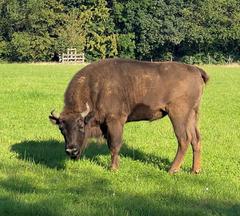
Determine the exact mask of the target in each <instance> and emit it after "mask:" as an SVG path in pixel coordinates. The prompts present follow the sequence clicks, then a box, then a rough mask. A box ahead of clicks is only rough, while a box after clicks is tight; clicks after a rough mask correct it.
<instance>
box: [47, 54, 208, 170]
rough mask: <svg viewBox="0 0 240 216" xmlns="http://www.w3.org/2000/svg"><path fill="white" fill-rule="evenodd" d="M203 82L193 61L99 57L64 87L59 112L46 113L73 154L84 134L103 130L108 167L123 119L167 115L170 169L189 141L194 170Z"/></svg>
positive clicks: (116, 150) (79, 148)
mask: <svg viewBox="0 0 240 216" xmlns="http://www.w3.org/2000/svg"><path fill="white" fill-rule="evenodd" d="M207 81H208V75H207V74H206V72H205V71H203V70H202V69H200V68H198V67H196V66H192V65H186V64H181V63H176V62H162V63H150V62H139V61H132V60H122V59H108V60H102V61H99V62H96V63H92V64H90V65H88V66H86V67H85V68H83V69H82V70H81V71H79V72H78V73H77V74H76V75H75V76H74V77H73V79H72V80H71V81H70V83H69V85H68V88H67V90H66V92H65V100H64V104H65V105H64V108H63V111H62V112H61V114H60V116H56V115H54V114H53V113H52V114H51V116H49V118H50V120H51V121H52V122H53V123H54V124H56V125H58V126H59V129H60V130H61V133H62V134H63V136H64V139H65V148H66V152H67V153H68V154H69V155H70V157H72V158H77V159H78V158H79V157H80V154H81V152H82V150H83V149H84V148H85V147H86V145H87V142H86V140H87V138H88V137H92V136H100V135H103V136H104V138H105V139H107V144H108V147H109V149H110V152H111V169H112V170H116V169H118V166H119V156H118V154H119V151H120V148H121V145H122V133H123V126H124V124H125V123H127V122H130V121H141V120H149V121H153V120H156V119H160V118H163V117H164V116H166V115H168V116H169V118H170V120H171V122H172V125H173V128H174V132H175V135H176V138H177V141H178V150H177V153H176V156H175V159H174V161H173V163H172V165H171V168H170V170H169V172H170V173H175V172H177V171H179V169H180V166H181V164H182V162H183V158H184V155H185V152H186V150H187V148H188V145H189V143H191V145H192V150H193V164H192V172H193V173H198V172H199V171H200V167H201V165H200V162H201V144H200V133H199V130H198V128H197V120H198V112H199V106H200V99H201V95H202V91H203V86H204V83H206V82H207Z"/></svg>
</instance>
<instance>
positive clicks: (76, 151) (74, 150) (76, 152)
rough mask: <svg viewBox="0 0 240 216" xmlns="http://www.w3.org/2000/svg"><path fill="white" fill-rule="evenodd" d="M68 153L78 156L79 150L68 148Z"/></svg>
mask: <svg viewBox="0 0 240 216" xmlns="http://www.w3.org/2000/svg"><path fill="white" fill-rule="evenodd" d="M66 153H67V154H69V155H77V154H78V149H77V148H67V149H66Z"/></svg>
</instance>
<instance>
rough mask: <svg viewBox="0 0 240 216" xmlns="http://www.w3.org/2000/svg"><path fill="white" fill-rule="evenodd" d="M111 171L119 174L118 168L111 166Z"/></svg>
mask: <svg viewBox="0 0 240 216" xmlns="http://www.w3.org/2000/svg"><path fill="white" fill-rule="evenodd" d="M110 170H111V171H113V172H117V171H118V166H114V165H111V166H110Z"/></svg>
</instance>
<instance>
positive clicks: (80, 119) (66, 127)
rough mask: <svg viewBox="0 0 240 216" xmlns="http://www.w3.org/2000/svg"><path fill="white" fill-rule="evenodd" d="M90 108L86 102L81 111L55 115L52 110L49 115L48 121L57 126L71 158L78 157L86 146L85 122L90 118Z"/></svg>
mask: <svg viewBox="0 0 240 216" xmlns="http://www.w3.org/2000/svg"><path fill="white" fill-rule="evenodd" d="M89 114H90V108H89V106H88V104H86V110H85V111H84V112H82V113H78V112H73V113H67V114H63V115H62V114H61V115H60V117H59V116H57V115H56V114H55V113H54V111H52V112H51V115H50V116H49V119H50V121H51V122H52V123H53V124H55V125H57V126H58V127H59V130H60V131H61V133H62V135H63V137H64V140H65V151H66V153H67V154H68V155H69V156H70V157H71V158H72V159H79V157H80V155H81V153H82V151H83V150H84V148H85V147H86V143H87V142H86V138H87V130H88V127H87V124H88V122H89V120H90V119H91V115H89Z"/></svg>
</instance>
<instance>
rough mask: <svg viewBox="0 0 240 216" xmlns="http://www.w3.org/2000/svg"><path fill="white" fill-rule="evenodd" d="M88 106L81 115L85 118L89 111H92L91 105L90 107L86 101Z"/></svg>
mask: <svg viewBox="0 0 240 216" xmlns="http://www.w3.org/2000/svg"><path fill="white" fill-rule="evenodd" d="M86 107H87V109H86V110H85V111H83V112H82V113H81V116H82V117H83V118H85V117H86V116H87V115H88V113H89V112H90V107H89V105H88V103H86Z"/></svg>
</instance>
